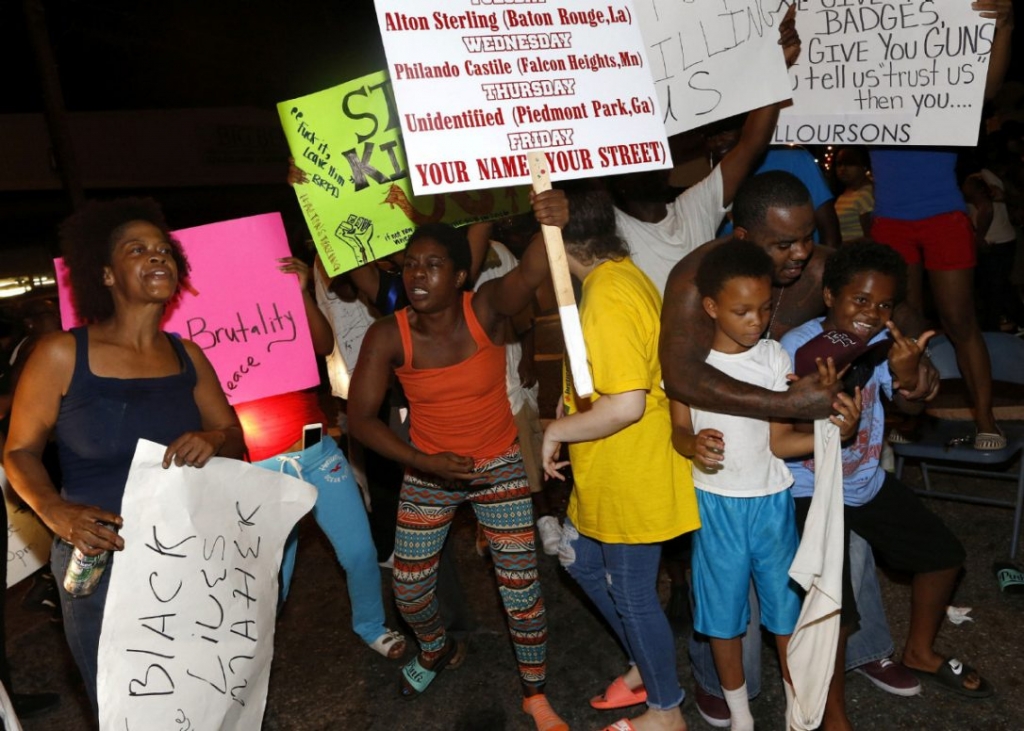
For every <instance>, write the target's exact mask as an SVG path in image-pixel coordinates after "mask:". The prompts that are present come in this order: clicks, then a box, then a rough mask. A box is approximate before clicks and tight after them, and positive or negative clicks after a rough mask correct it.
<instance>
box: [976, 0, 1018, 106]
mask: <svg viewBox="0 0 1024 731" xmlns="http://www.w3.org/2000/svg"><path fill="white" fill-rule="evenodd" d="M971 7H972V8H973V9H974V10H976V11H978V13H980V14H981V17H982V18H994V19H995V21H996V35H995V38H993V39H992V52H991V55H990V56H989V59H988V72H987V74H986V75H985V100H986V101H987V100H989V99H993V98H994V97H995V95H996V94H998V93H999V90H1000V89H1001V88H1002V86H1003V79H1004V78H1006V71H1007V69H1009V68H1010V54H1011V51H1012V49H1013V46H1012V42H1013V3H1012V0H978V1H977V2H972V3H971Z"/></svg>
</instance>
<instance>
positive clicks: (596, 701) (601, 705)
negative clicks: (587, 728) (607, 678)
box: [590, 675, 647, 711]
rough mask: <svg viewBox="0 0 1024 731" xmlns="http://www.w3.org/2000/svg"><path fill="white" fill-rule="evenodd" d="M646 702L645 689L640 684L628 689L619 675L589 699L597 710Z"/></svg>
mask: <svg viewBox="0 0 1024 731" xmlns="http://www.w3.org/2000/svg"><path fill="white" fill-rule="evenodd" d="M646 702H647V689H646V688H644V687H643V686H640V687H639V688H637V689H636V690H630V688H629V686H628V685H626V681H625V679H623V677H622V676H621V675H620V676H619V677H617V678H616V679H615V680H613V681H612V682H611V684H610V685H609V686H608V687H607V688H605V691H604V693H603V694H601V695H596V696H594V697H593V698H591V699H590V705H591V707H592V708H596V709H597V710H599V711H610V710H612V709H615V708H629V707H630V706H636V705H639V704H641V703H646Z"/></svg>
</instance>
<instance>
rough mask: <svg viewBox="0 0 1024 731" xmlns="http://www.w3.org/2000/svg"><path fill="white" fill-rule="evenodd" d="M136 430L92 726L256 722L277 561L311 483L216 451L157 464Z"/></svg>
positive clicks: (144, 728) (142, 730) (308, 501)
mask: <svg viewBox="0 0 1024 731" xmlns="http://www.w3.org/2000/svg"><path fill="white" fill-rule="evenodd" d="M164 451H165V448H164V447H162V446H160V445H159V444H154V443H153V442H148V441H145V440H139V443H138V446H137V448H136V451H135V457H134V459H133V460H132V466H131V471H130V472H129V473H128V481H127V483H126V485H125V492H124V501H123V503H122V509H121V515H122V516H123V517H124V527H123V528H122V529H121V536H122V537H123V538H124V543H125V548H124V551H122V552H120V553H118V554H117V555H116V556H115V557H114V560H113V564H112V567H111V569H108V570H111V571H112V574H111V576H110V588H109V593H108V594H107V604H106V608H105V610H104V614H103V631H102V633H101V635H100V645H99V679H98V683H97V692H98V694H99V705H100V727H101V728H104V729H118V731H122V730H123V731H164V730H165V729H166V730H168V731H170V730H172V729H173V730H174V731H179V729H215V728H235V729H258V728H260V725H261V723H262V719H263V711H264V708H265V707H266V700H267V680H268V678H269V676H270V661H271V658H272V657H273V650H274V621H275V619H276V616H277V594H278V579H277V575H278V571H279V569H280V566H281V554H282V552H283V550H284V543H285V539H286V538H287V537H288V534H289V532H290V531H291V529H292V526H294V525H295V523H296V521H298V520H299V518H301V517H302V516H303V515H305V514H306V513H307V512H309V510H310V509H311V508H312V507H313V503H314V502H315V501H316V489H315V488H313V487H312V486H311V485H309V484H307V483H305V482H302V481H301V480H297V479H295V478H294V477H289V476H287V475H284V474H281V473H278V472H271V471H269V470H264V469H261V468H259V467H254V466H252V465H250V464H247V463H245V462H241V461H239V460H233V459H225V458H222V457H214V458H213V459H211V460H210V462H209V463H207V465H206V466H205V467H203V468H202V469H195V468H191V467H173V466H172V467H171V468H170V469H166V470H165V469H163V467H162V466H161V461H162V459H163V454H164Z"/></svg>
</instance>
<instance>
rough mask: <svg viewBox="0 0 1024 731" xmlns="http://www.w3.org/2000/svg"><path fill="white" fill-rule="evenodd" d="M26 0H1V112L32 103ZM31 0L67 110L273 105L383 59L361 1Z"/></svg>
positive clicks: (32, 108)
mask: <svg viewBox="0 0 1024 731" xmlns="http://www.w3.org/2000/svg"><path fill="white" fill-rule="evenodd" d="M32 2H34V3H37V4H38V3H39V2H40V0H32ZM25 4H26V3H25V0H4V2H0V59H2V62H3V68H4V69H5V72H4V74H3V77H4V79H5V81H4V84H3V87H4V88H3V93H2V94H0V113H7V112H39V111H42V109H43V99H42V94H41V92H40V90H39V83H38V75H37V73H36V64H35V59H34V55H33V52H32V46H31V44H30V42H29V37H28V31H27V27H26V21H25V13H24V9H23V6H24V5H25ZM42 4H43V5H44V6H45V10H46V24H47V27H48V29H49V35H50V42H51V45H52V47H53V52H54V55H55V56H56V59H57V65H58V70H59V74H60V79H61V83H62V86H63V93H64V101H65V105H66V107H67V109H68V110H69V111H73V112H82V111H97V110H112V109H165V108H183V107H218V106H236V105H237V106H246V105H254V106H261V107H269V108H272V107H273V106H274V105H275V104H276V103H277V102H279V101H281V100H283V99H290V98H294V97H296V96H301V95H303V94H308V93H311V92H314V91H319V90H320V89H324V88H327V87H330V86H333V85H335V84H338V83H341V82H343V81H346V80H348V79H350V78H355V77H357V76H360V75H362V74H365V73H368V72H370V71H374V70H377V69H379V68H382V67H383V66H384V54H383V50H382V49H381V45H380V35H379V33H378V31H377V27H376V20H375V16H374V11H373V3H372V2H371V1H370V0H341V1H340V2H339V1H338V0H335V2H328V1H327V0H300V2H294V3H291V2H280V1H278V2H267V1H266V0H255V1H254V0H171V1H169V2H140V1H139V0H45V1H44V2H43V3H42ZM8 81H10V82H11V83H10V85H8Z"/></svg>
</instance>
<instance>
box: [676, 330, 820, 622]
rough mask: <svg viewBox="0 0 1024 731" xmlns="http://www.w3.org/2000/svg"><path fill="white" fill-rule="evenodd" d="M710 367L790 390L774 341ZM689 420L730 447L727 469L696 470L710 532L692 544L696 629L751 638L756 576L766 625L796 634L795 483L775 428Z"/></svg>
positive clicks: (743, 421)
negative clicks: (776, 451) (792, 572)
mask: <svg viewBox="0 0 1024 731" xmlns="http://www.w3.org/2000/svg"><path fill="white" fill-rule="evenodd" d="M707 362H708V364H709V365H712V366H714V367H715V368H717V369H718V370H720V371H722V372H723V373H725V374H727V375H729V376H732V377H733V378H735V379H737V380H739V381H743V382H745V383H750V384H753V385H755V386H761V387H762V388H768V389H771V390H773V391H784V390H785V389H786V388H787V385H788V382H787V380H786V376H787V375H788V374H789V373H792V365H791V363H790V359H789V356H788V355H787V354H786V352H785V351H784V350H783V349H782V348H781V346H780V345H779V344H778V343H776V342H775V341H772V340H761V341H760V342H758V344H757V345H755V346H754V347H753V348H750V349H749V350H746V351H744V352H742V353H736V354H726V353H721V352H718V351H715V350H712V351H711V352H710V353H709V354H708V358H707ZM690 414H691V418H692V421H693V429H694V432H695V433H697V432H700V430H701V429H717V430H718V431H720V432H722V435H723V441H724V442H725V451H724V455H723V456H724V460H723V462H722V466H721V468H720V469H718V470H714V471H708V470H704V469H703V468H701V467H699V466H698V465H697V463H694V465H693V483H694V485H695V486H696V487H697V502H698V505H699V507H700V514H701V523H702V526H703V527H702V528H701V529H700V530H698V531H697V532H696V533H694V537H693V591H694V598H695V604H696V609H695V612H694V629H696V630H697V632H700V633H702V634H705V635H708V636H709V637H716V638H721V639H728V638H731V637H737V636H740V635H742V634H744V632H746V629H747V622H748V621H749V618H750V605H749V602H748V601H747V591H748V587H749V584H750V578H751V577H753V579H754V587H755V588H756V590H757V596H758V599H759V601H760V603H761V619H762V623H763V624H764V626H765V627H766V628H767V629H768V630H769V631H771V632H773V633H775V634H782V635H788V634H792V632H793V628H794V627H795V626H796V620H797V617H798V616H799V614H800V597H799V594H798V593H797V586H796V584H794V583H793V582H792V581H791V580H790V578H789V566H790V564H791V563H792V562H793V556H795V555H796V549H797V544H798V542H799V541H798V538H797V530H796V520H795V516H794V510H793V498H792V497H791V495H790V492H789V489H788V488H789V486H790V485H791V484H792V482H793V476H792V475H791V474H790V473H789V470H788V469H787V468H786V465H785V464H784V463H783V461H782V460H781V459H779V458H778V457H776V456H775V455H773V454H772V452H771V445H770V436H771V435H770V427H769V423H768V422H767V421H765V420H763V419H753V418H749V417H742V416H733V415H730V414H717V413H713V412H707V411H702V410H700V409H694V408H691V409H690Z"/></svg>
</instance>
